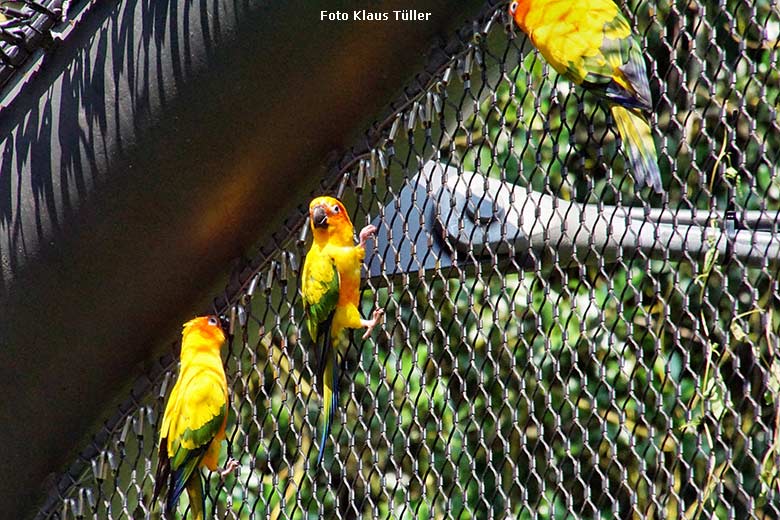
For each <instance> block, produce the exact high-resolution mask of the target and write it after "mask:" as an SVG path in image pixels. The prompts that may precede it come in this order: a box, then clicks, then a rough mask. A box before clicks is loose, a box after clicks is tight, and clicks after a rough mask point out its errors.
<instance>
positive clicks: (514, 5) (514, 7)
mask: <svg viewBox="0 0 780 520" xmlns="http://www.w3.org/2000/svg"><path fill="white" fill-rule="evenodd" d="M516 11H517V2H512V3H511V4H509V12H510V13H511V14H515V12H516Z"/></svg>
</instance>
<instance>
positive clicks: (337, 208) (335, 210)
mask: <svg viewBox="0 0 780 520" xmlns="http://www.w3.org/2000/svg"><path fill="white" fill-rule="evenodd" d="M339 211H341V209H340V208H339V207H338V206H333V213H338V212H339Z"/></svg>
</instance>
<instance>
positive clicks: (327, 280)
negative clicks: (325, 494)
mask: <svg viewBox="0 0 780 520" xmlns="http://www.w3.org/2000/svg"><path fill="white" fill-rule="evenodd" d="M309 217H310V221H311V230H312V235H313V237H314V241H313V242H312V245H311V249H309V252H308V253H307V254H306V260H305V262H304V266H303V279H302V281H301V293H302V295H303V308H304V314H305V318H306V328H307V329H308V331H309V335H310V336H311V339H312V341H313V342H314V344H315V346H316V347H317V349H318V351H317V354H316V359H317V377H318V379H319V381H320V384H321V385H322V393H323V395H322V399H323V407H324V414H325V417H324V424H323V427H322V436H321V438H320V447H319V454H318V456H317V464H320V463H322V457H323V455H324V453H325V441H326V439H327V437H328V433H329V432H330V427H331V423H332V422H333V416H334V414H335V412H336V408H337V406H338V400H339V385H338V379H339V375H338V351H339V346H340V344H341V342H342V341H343V338H342V337H341V336H342V332H343V331H344V329H358V328H361V327H365V328H366V329H367V330H366V332H365V334H363V339H365V338H367V337H368V336H369V334H370V333H371V330H372V329H373V328H374V327H375V326H376V325H377V324H378V323H379V322H380V321H381V319H382V315H383V311H382V310H381V309H377V310H375V311H374V313H373V315H372V319H370V320H364V319H362V318H361V316H360V311H358V304H359V301H360V269H361V266H362V263H363V258H364V257H365V254H366V250H365V244H366V241H367V240H368V239H369V238H370V237H372V236H373V235H374V234H375V233H376V227H374V226H366V227H364V228H363V229H362V230H361V231H360V243H359V244H358V245H355V238H354V228H353V227H352V221H351V220H350V219H349V215H347V211H346V209H345V208H344V205H343V204H342V203H341V202H340V201H339V200H337V199H334V198H333V197H317V198H316V199H314V200H312V201H311V204H310V205H309Z"/></svg>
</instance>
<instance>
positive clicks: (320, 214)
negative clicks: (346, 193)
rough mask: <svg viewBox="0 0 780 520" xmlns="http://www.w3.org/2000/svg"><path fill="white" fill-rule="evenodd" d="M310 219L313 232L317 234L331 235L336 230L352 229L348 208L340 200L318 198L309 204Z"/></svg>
mask: <svg viewBox="0 0 780 520" xmlns="http://www.w3.org/2000/svg"><path fill="white" fill-rule="evenodd" d="M309 217H310V221H311V228H312V230H313V231H314V232H315V233H317V232H318V231H319V232H327V233H330V232H332V231H334V230H341V229H345V226H346V227H347V228H348V229H352V221H351V220H350V219H349V215H348V214H347V210H346V208H344V204H342V203H341V201H340V200H338V199H336V198H333V197H317V198H316V199H314V200H312V201H311V204H309Z"/></svg>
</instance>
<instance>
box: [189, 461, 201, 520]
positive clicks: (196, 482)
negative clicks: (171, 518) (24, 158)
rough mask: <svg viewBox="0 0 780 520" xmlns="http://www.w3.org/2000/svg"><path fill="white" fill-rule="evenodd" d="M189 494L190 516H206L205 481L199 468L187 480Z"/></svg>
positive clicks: (198, 517) (196, 519) (196, 518)
mask: <svg viewBox="0 0 780 520" xmlns="http://www.w3.org/2000/svg"><path fill="white" fill-rule="evenodd" d="M187 496H188V497H189V498H190V518H191V519H192V520H203V519H204V518H205V517H206V515H205V511H206V497H205V495H204V494H203V482H202V480H201V477H200V471H198V470H195V471H194V472H193V473H192V475H190V478H189V480H188V481H187Z"/></svg>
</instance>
